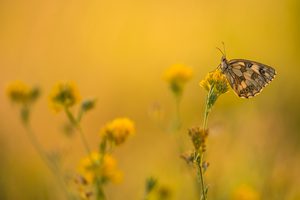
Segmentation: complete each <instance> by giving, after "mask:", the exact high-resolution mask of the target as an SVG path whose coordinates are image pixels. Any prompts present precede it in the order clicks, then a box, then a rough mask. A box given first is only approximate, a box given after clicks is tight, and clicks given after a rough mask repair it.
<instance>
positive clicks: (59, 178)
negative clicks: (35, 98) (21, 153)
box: [22, 120, 76, 200]
mask: <svg viewBox="0 0 300 200" xmlns="http://www.w3.org/2000/svg"><path fill="white" fill-rule="evenodd" d="M22 121H23V125H24V128H25V130H26V131H25V132H26V134H27V137H28V139H29V141H30V143H31V144H32V146H33V147H34V149H35V150H36V152H37V153H38V154H39V156H40V157H41V159H42V160H43V162H44V163H45V164H46V166H47V167H48V168H49V170H50V171H51V172H52V173H53V175H54V176H55V177H56V178H57V181H58V183H59V184H60V186H61V188H62V190H63V192H64V193H65V195H66V197H67V199H69V200H76V198H74V197H73V196H72V195H71V194H70V192H69V190H68V188H67V187H66V185H65V181H64V180H63V176H62V174H61V172H60V170H59V167H58V166H57V164H56V163H52V162H50V161H49V159H48V157H47V154H46V151H44V149H43V147H42V145H41V144H40V143H39V142H38V140H37V138H36V136H35V134H34V132H33V131H32V129H31V127H30V125H29V124H28V121H26V122H25V121H24V120H22Z"/></svg>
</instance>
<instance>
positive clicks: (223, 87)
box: [199, 69, 229, 95]
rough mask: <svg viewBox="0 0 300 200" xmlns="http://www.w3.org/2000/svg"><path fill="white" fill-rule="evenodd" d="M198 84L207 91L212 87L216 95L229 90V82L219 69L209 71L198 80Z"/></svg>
mask: <svg viewBox="0 0 300 200" xmlns="http://www.w3.org/2000/svg"><path fill="white" fill-rule="evenodd" d="M199 85H200V86H201V87H203V88H204V89H205V90H207V91H208V92H209V91H210V90H211V89H214V90H215V91H214V92H215V93H217V94H218V95H220V94H223V93H226V92H227V91H228V90H229V84H228V81H227V79H226V77H225V75H224V74H223V73H222V72H221V71H220V70H218V69H217V70H215V71H212V72H209V73H208V74H207V75H206V77H205V79H203V80H202V81H200V83H199Z"/></svg>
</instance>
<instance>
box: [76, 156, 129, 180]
mask: <svg viewBox="0 0 300 200" xmlns="http://www.w3.org/2000/svg"><path fill="white" fill-rule="evenodd" d="M78 171H79V173H80V174H81V175H82V176H83V177H84V178H85V180H86V181H88V183H94V182H95V181H96V179H97V178H99V177H101V180H100V181H101V182H102V183H106V182H108V181H111V182H113V183H119V182H121V181H122V178H123V174H122V172H121V171H120V170H119V169H118V168H117V161H116V160H115V159H114V158H113V157H112V156H111V155H109V154H105V155H101V154H99V153H98V152H92V153H91V154H90V155H89V156H87V157H85V158H83V159H82V160H81V162H80V165H79V168H78ZM97 181H99V180H97Z"/></svg>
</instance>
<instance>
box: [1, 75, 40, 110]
mask: <svg viewBox="0 0 300 200" xmlns="http://www.w3.org/2000/svg"><path fill="white" fill-rule="evenodd" d="M6 93H7V96H8V97H9V98H10V100H11V101H12V102H14V103H18V104H23V105H27V104H29V103H32V102H34V101H35V100H36V99H37V98H38V96H39V89H38V88H31V87H29V86H28V85H27V84H25V83H24V82H22V81H14V82H12V83H10V84H9V85H8V86H7V88H6Z"/></svg>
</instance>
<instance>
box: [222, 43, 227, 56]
mask: <svg viewBox="0 0 300 200" xmlns="http://www.w3.org/2000/svg"><path fill="white" fill-rule="evenodd" d="M222 45H223V50H224V56H225V57H226V49H225V43H224V42H223V41H222Z"/></svg>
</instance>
